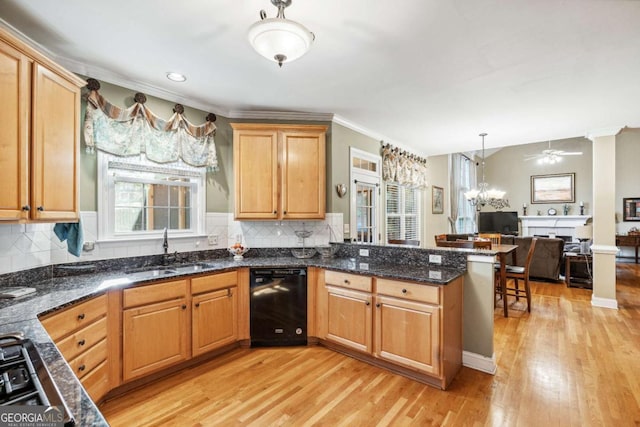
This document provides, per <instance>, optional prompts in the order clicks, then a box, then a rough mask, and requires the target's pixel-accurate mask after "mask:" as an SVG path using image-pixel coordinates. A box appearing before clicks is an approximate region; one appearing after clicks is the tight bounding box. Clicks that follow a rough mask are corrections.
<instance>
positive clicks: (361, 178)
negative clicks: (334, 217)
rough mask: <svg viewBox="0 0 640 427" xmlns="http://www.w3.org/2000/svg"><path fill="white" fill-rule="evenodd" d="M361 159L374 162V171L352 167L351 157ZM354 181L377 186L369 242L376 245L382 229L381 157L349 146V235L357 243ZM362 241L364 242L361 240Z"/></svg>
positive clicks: (379, 239)
mask: <svg viewBox="0 0 640 427" xmlns="http://www.w3.org/2000/svg"><path fill="white" fill-rule="evenodd" d="M354 158H357V159H363V160H367V161H370V162H372V163H375V164H376V171H375V172H373V171H367V170H364V169H359V168H354V167H353V159H354ZM356 181H358V182H364V183H366V184H371V185H375V186H376V187H377V188H378V191H377V192H376V193H375V210H376V212H375V213H374V217H373V220H374V222H375V230H376V233H375V234H374V236H373V237H374V239H373V242H371V243H370V244H373V245H378V244H380V242H381V238H382V233H384V230H383V229H382V224H384V222H383V221H382V203H381V200H382V198H381V192H380V187H381V186H382V157H381V156H380V155H377V154H373V153H369V152H367V151H363V150H360V149H358V148H354V147H349V182H350V183H351V185H350V186H349V187H350V192H351V197H350V205H349V213H350V215H349V237H350V240H351V241H352V242H354V243H358V242H356V241H355V236H356V235H357V229H358V224H357V215H356V198H357V192H356ZM362 243H364V242H362Z"/></svg>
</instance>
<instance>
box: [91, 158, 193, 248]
mask: <svg viewBox="0 0 640 427" xmlns="http://www.w3.org/2000/svg"><path fill="white" fill-rule="evenodd" d="M98 164H99V167H98V177H99V179H98V181H99V182H98V188H101V189H103V191H102V192H101V196H100V197H99V200H98V233H99V239H100V240H125V239H141V238H146V237H150V238H151V237H152V238H157V236H158V235H160V234H161V233H162V232H163V230H164V229H165V228H166V229H167V230H168V232H169V234H170V235H172V236H185V237H186V236H194V235H197V234H201V231H202V230H203V229H204V226H203V222H204V210H205V200H204V193H205V169H204V168H194V167H191V166H188V165H185V164H183V163H182V162H175V163H171V164H158V163H153V162H150V161H149V160H147V159H146V158H145V157H144V155H141V156H137V157H126V158H124V157H117V156H113V155H110V154H106V153H102V152H98Z"/></svg>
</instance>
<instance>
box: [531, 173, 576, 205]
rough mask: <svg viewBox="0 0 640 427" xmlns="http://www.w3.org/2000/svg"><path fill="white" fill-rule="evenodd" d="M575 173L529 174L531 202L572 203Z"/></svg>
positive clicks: (574, 192) (573, 200)
mask: <svg viewBox="0 0 640 427" xmlns="http://www.w3.org/2000/svg"><path fill="white" fill-rule="evenodd" d="M575 180H576V174H575V173H556V174H550V175H533V176H531V203H574V202H575V201H576V190H575Z"/></svg>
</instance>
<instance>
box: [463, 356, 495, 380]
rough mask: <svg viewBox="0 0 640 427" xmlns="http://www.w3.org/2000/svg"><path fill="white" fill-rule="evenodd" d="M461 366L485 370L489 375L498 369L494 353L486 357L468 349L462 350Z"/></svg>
mask: <svg viewBox="0 0 640 427" xmlns="http://www.w3.org/2000/svg"><path fill="white" fill-rule="evenodd" d="M462 366H466V367H467V368H471V369H475V370H477V371H482V372H486V373H487V374H491V375H495V373H496V370H497V369H498V365H496V355H495V354H494V355H493V356H491V357H486V356H483V355H481V354H478V353H471V352H470V351H463V352H462Z"/></svg>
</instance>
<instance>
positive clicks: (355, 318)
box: [327, 286, 372, 353]
mask: <svg viewBox="0 0 640 427" xmlns="http://www.w3.org/2000/svg"><path fill="white" fill-rule="evenodd" d="M371 298H372V297H371V294H368V293H365V292H358V291H351V290H347V289H340V288H335V287H333V286H327V322H328V328H327V340H329V341H334V342H336V343H338V344H342V345H344V346H346V347H349V348H352V349H355V350H358V351H362V352H365V353H371V351H372V348H371V338H372V335H371V333H372V332H371V326H372V317H371V315H372V310H371Z"/></svg>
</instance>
